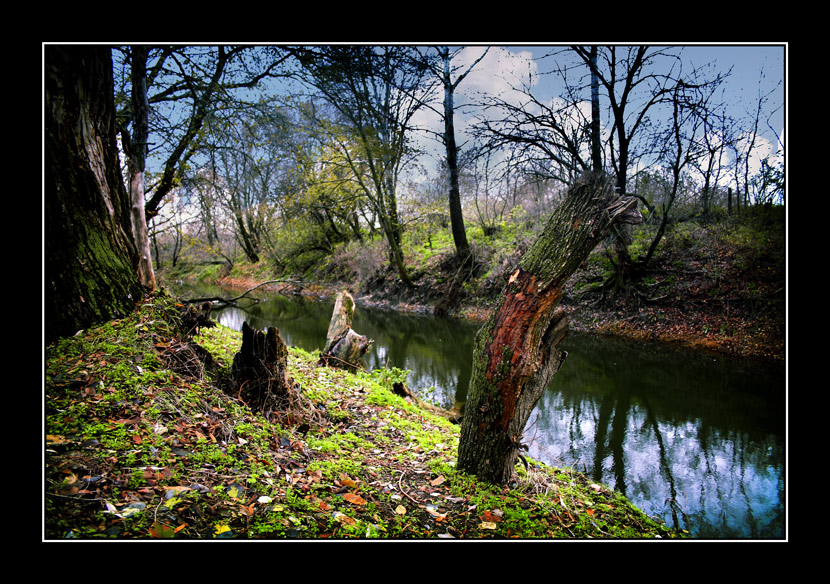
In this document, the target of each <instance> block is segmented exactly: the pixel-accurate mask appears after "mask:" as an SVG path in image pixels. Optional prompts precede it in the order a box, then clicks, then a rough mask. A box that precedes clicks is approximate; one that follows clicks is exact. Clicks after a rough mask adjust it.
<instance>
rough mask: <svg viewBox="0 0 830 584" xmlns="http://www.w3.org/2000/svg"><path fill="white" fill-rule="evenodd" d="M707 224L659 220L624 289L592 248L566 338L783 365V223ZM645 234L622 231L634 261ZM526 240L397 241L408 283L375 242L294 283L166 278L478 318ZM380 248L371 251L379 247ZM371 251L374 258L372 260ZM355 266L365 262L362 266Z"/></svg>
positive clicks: (249, 274)
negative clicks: (467, 259)
mask: <svg viewBox="0 0 830 584" xmlns="http://www.w3.org/2000/svg"><path fill="white" fill-rule="evenodd" d="M751 211H752V212H751V213H750V212H749V211H745V212H744V214H743V215H740V216H730V217H724V218H721V219H720V220H719V221H710V222H695V221H692V220H687V221H683V222H679V223H676V224H671V225H670V227H669V229H668V230H667V231H666V233H665V236H664V237H663V239H662V240H661V242H660V245H659V246H658V247H657V250H656V253H655V254H654V256H653V259H652V260H651V261H650V263H649V264H648V267H647V268H646V269H645V270H644V271H642V273H641V274H639V277H638V278H637V279H636V280H635V281H632V282H631V283H630V285H628V286H627V287H626V288H625V289H624V290H616V291H607V292H605V293H604V292H603V290H602V287H601V286H602V282H604V281H605V280H606V279H607V277H608V275H609V274H610V273H611V272H612V270H613V266H612V264H611V259H610V257H611V254H610V253H609V251H608V250H607V249H606V248H605V247H604V246H599V247H598V248H597V249H596V250H594V252H593V253H592V254H591V255H590V257H589V258H588V260H587V261H586V262H584V264H583V265H582V266H581V267H580V269H579V270H577V272H576V273H575V274H574V275H573V276H572V277H571V279H570V280H569V281H568V282H567V284H566V286H565V294H564V296H563V299H562V302H561V305H562V306H563V307H564V308H565V309H566V310H567V311H568V318H569V321H570V326H571V329H572V330H577V331H582V332H590V333H596V334H609V335H616V336H623V337H628V338H635V339H644V340H655V341H661V342H667V343H672V344H681V345H685V346H689V347H692V348H695V349H699V350H704V351H711V352H715V353H722V354H728V355H731V356H738V357H746V358H751V359H759V360H763V361H768V362H773V363H783V362H784V359H785V355H786V344H785V342H786V308H787V305H786V286H787V276H786V225H785V223H786V218H785V213H784V209H783V208H775V207H774V208H768V209H767V208H755V209H752V210H751ZM654 231H655V227H654V226H648V225H646V226H641V227H638V228H637V230H635V232H634V234H633V239H632V244H631V245H630V246H629V253H630V255H631V259H632V261H637V260H639V259H640V258H641V256H642V255H643V254H644V253H645V250H646V249H648V247H649V246H650V244H651V241H652V239H653V237H654ZM532 239H533V235H532V232H529V231H528V232H525V233H524V235H522V236H519V235H515V234H514V235H512V236H511V237H510V238H504V239H496V238H490V239H488V238H483V239H478V240H476V241H474V242H473V251H474V261H473V262H472V263H471V264H469V265H467V266H464V267H461V266H459V264H458V262H457V261H456V259H455V257H454V254H453V248H452V246H451V243H450V242H449V240H447V241H446V242H445V243H444V244H443V245H439V243H438V239H437V238H431V239H428V240H427V241H428V244H427V243H424V242H422V241H420V240H419V239H418V238H417V237H415V236H414V235H413V236H412V237H410V238H409V239H407V240H406V242H405V243H406V256H407V258H409V263H408V268H409V270H410V277H411V278H412V280H413V282H414V286H412V287H407V286H404V285H403V284H402V283H401V280H400V278H399V277H398V275H397V274H396V273H395V272H394V271H393V270H391V269H389V267H388V264H386V263H385V262H384V261H383V256H382V246H379V245H377V243H378V242H375V245H374V246H373V245H370V244H366V245H364V246H351V247H349V246H346V247H344V248H342V249H340V250H339V251H338V252H337V253H336V254H333V255H331V256H328V257H325V258H323V259H322V260H321V261H320V262H318V263H315V264H313V265H312V266H310V267H309V268H308V269H307V270H306V271H305V272H304V273H303V274H300V275H289V276H285V275H278V276H275V275H274V274H273V273H272V272H271V270H270V269H269V267H268V264H267V262H260V263H259V264H257V265H252V264H249V263H245V262H237V263H236V264H234V266H233V268H230V269H229V268H227V267H219V266H216V265H207V266H206V265H204V264H202V265H200V264H197V263H192V264H186V263H181V264H179V266H178V267H177V268H175V269H170V268H165V270H164V271H163V272H162V275H163V276H166V277H167V278H169V279H187V278H195V279H201V280H203V281H206V282H211V283H215V284H218V285H221V286H228V287H232V288H234V289H237V290H240V291H244V290H247V289H248V288H251V287H253V286H256V285H257V284H260V283H262V282H264V281H268V280H271V279H281V280H283V281H282V282H278V283H274V284H270V285H268V286H265V287H263V288H262V289H261V291H262V292H271V293H287V294H302V295H308V296H312V297H317V298H333V297H334V296H336V294H337V292H338V291H340V290H341V289H344V288H345V289H348V290H349V291H350V292H351V293H352V294H353V296H354V297H355V300H356V302H357V303H358V305H361V304H362V305H364V306H373V307H383V308H390V309H395V310H402V311H411V312H429V313H433V312H436V313H437V312H440V313H442V314H448V315H452V316H457V317H461V318H466V319H472V320H477V321H482V320H483V319H484V318H486V316H487V314H489V311H490V310H491V308H492V306H493V305H494V303H495V301H496V299H497V298H498V296H499V294H500V292H501V290H502V288H503V286H504V284H505V283H506V282H507V279H508V278H509V275H510V273H511V272H512V270H513V267H514V266H515V264H516V262H517V261H518V259H519V258H520V257H521V255H522V253H523V252H524V250H525V249H526V248H527V247H528V245H529V244H530V242H531V241H532ZM379 250H381V251H379ZM373 254H374V255H373ZM366 266H373V268H372V269H368V268H367V267H366Z"/></svg>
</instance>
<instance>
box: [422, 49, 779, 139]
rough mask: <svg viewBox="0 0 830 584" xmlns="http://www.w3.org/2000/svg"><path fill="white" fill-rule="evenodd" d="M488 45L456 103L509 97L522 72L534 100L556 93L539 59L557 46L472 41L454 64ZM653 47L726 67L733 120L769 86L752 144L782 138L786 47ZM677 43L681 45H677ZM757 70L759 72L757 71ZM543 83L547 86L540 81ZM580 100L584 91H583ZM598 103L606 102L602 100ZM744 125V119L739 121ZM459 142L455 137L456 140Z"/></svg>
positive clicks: (548, 64)
mask: <svg viewBox="0 0 830 584" xmlns="http://www.w3.org/2000/svg"><path fill="white" fill-rule="evenodd" d="M486 46H490V49H489V52H488V53H487V55H486V57H485V58H484V59H483V60H482V61H481V62H480V63H479V64H478V65H476V68H475V69H474V70H473V72H472V73H471V74H470V75H469V76H468V77H467V78H466V79H465V80H464V81H463V82H462V84H461V85H460V86H459V89H458V97H457V99H456V103H457V104H459V103H463V102H464V95H465V94H467V95H472V94H473V93H485V94H491V95H493V94H499V95H501V96H502V98H504V99H508V100H509V99H511V98H510V96H511V87H515V86H516V85H518V84H520V83H521V82H522V81H524V80H526V79H527V78H528V72H533V73H534V75H536V76H537V80H538V85H535V86H534V87H533V88H532V90H531V91H532V93H533V94H534V95H536V96H537V98H538V99H539V100H540V101H547V100H548V99H551V98H553V97H556V96H557V95H558V92H559V89H557V87H556V85H555V83H554V82H555V81H556V79H558V77H557V76H555V75H544V73H549V72H550V71H552V70H553V68H554V67H555V64H556V63H555V61H554V60H553V59H551V58H547V59H540V57H542V56H543V55H545V54H548V53H550V52H551V51H553V50H555V49H556V48H557V45H483V44H482V45H476V46H471V47H469V48H467V49H466V50H465V51H464V52H462V53H460V54H459V55H458V56H457V57H456V60H454V61H453V63H454V64H456V65H458V66H459V67H460V68H463V67H464V65H465V64H468V63H472V62H473V61H474V60H475V59H476V58H477V57H478V56H479V55H480V54H481V53H482V52H483V51H484V49H485V47H486ZM655 46H661V47H672V48H673V49H678V50H679V52H680V55H681V57H682V60H683V68H684V71H685V70H689V69H691V68H692V66H693V65H694V66H697V67H701V66H704V65H712V69H713V70H714V71H711V72H710V73H714V72H719V73H724V74H725V73H726V72H727V71H729V70H730V69H731V73H730V75H729V76H728V77H727V79H726V81H725V83H724V85H723V97H722V99H723V100H724V103H725V104H726V105H725V107H726V108H727V110H728V113H729V114H730V115H731V116H732V117H733V118H735V119H746V118H747V117H748V116H750V115H754V112H755V108H756V106H757V101H758V96H759V94H767V93H768V92H770V91H771V90H773V89H775V91H774V93H773V94H772V95H771V96H770V98H769V101H768V103H767V105H766V108H765V109H766V110H767V112H768V113H769V112H772V111H774V110H777V111H776V113H775V115H774V116H773V117H772V118H771V120H770V125H771V126H772V128H773V129H774V131H773V130H771V129H770V128H768V127H767V121H766V116H764V119H762V122H761V126H760V127H759V131H760V133H761V134H762V136H763V138H764V141H763V143H762V144H761V145H760V147H759V148H758V153H760V154H762V155H766V154H769V153H771V152H774V151H775V150H776V149H777V146H778V139H779V138H781V139H783V138H784V124H785V114H786V112H785V109H784V107H783V104H784V99H785V91H786V84H785V83H784V81H785V62H786V52H785V51H786V46H785V45H784V44H783V43H778V44H766V45H760V44H759V45H745V44H726V45H672V44H668V43H665V44H660V45H657V44H655ZM681 48H682V50H681ZM762 72H763V76H762ZM545 84H547V86H546V85H545ZM513 96H514V97H515V99H516V100H517V101H518V100H522V96H521V95H520V94H518V93H515V92H514V93H513ZM585 97H586V99H587V98H588V97H589V96H587V95H586V96H585ZM601 105H602V107H607V100H606V102H605V103H604V104H601ZM420 121H421V122H422V123H424V125H426V126H427V127H431V128H432V129H434V130H440V127H441V126H440V121H439V120H438V119H437V118H435V117H434V116H432V117H431V116H430V114H429V113H428V112H424V117H423V118H422V119H421V120H420ZM467 121H469V118H465V116H464V114H463V113H461V112H459V114H458V116H457V118H456V129H457V132H458V133H460V134H462V135H463V133H464V131H465V129H466V127H467V126H466V122H467ZM744 126H746V124H744ZM459 141H460V140H459Z"/></svg>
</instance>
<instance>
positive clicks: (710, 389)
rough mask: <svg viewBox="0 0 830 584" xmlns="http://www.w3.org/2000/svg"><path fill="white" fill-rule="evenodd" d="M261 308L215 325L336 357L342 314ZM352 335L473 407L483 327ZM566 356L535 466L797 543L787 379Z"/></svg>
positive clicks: (730, 534) (711, 525) (642, 360)
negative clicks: (332, 330) (789, 496)
mask: <svg viewBox="0 0 830 584" xmlns="http://www.w3.org/2000/svg"><path fill="white" fill-rule="evenodd" d="M170 288H171V291H173V292H174V293H179V294H181V295H182V296H183V297H194V296H214V295H216V296H223V297H226V298H227V297H232V296H236V295H238V294H239V293H238V292H228V291H222V290H220V289H216V288H208V287H200V288H198V289H197V288H194V287H188V288H184V289H183V288H177V287H175V286H171V287H170ZM258 292H259V291H258ZM254 295H255V296H258V297H259V298H263V299H265V300H264V301H262V302H260V303H258V304H255V305H253V306H250V307H249V308H247V309H245V310H242V309H240V308H225V309H222V310H218V311H215V312H214V314H213V315H212V316H213V318H214V319H215V320H217V321H218V322H220V323H221V324H223V325H225V326H228V327H230V328H233V329H237V330H240V329H241V328H242V322H243V320H247V321H248V322H249V324H251V325H252V326H254V327H257V328H260V329H264V328H266V327H268V326H276V327H277V328H278V329H279V331H280V335H281V336H282V338H283V340H285V342H286V343H287V344H289V345H292V346H297V347H301V348H303V349H305V350H307V351H313V350H316V349H322V346H323V343H324V342H325V338H326V330H327V328H328V323H329V319H330V318H331V312H332V308H333V302H319V301H313V300H309V299H305V298H300V297H286V296H279V295H267V294H265V293H262V292H259V293H258V294H257V293H256V292H255V293H254ZM352 328H354V330H356V331H357V332H358V333H360V334H364V335H366V336H368V337H369V338H370V339H373V340H374V343H373V345H372V349H371V351H370V352H369V353H368V354H367V355H366V358H365V359H364V362H365V363H366V365H367V368H370V369H374V368H380V367H385V366H390V367H399V368H401V369H407V370H409V371H410V374H409V377H408V386H409V387H410V388H411V389H413V390H414V391H417V392H418V394H419V395H420V396H422V397H425V398H428V399H430V400H432V401H433V402H435V403H438V404H439V405H442V406H443V407H445V408H450V407H452V406H453V405H455V404H456V403H462V404H463V402H464V400H465V399H466V393H467V386H468V384H469V379H470V370H471V361H472V345H473V337H474V335H475V332H476V330H477V328H478V325H477V324H475V323H470V322H467V321H463V320H459V319H454V318H438V317H435V316H432V315H422V314H411V313H401V312H397V311H393V310H381V309H376V308H369V307H363V306H361V305H360V303H359V302H358V306H357V309H356V311H355V316H354V321H353V324H352ZM562 348H563V349H565V350H566V351H567V352H568V356H567V358H566V359H565V362H564V364H563V365H562V368H561V369H560V370H559V372H558V373H557V375H556V376H555V377H554V379H553V381H552V383H551V385H550V387H549V388H548V390H547V391H546V393H545V395H544V396H543V397H542V399H541V400H540V401H539V403H538V404H537V406H536V409H535V411H534V412H533V414H532V415H531V417H530V420H529V421H528V425H527V428H526V429H525V439H524V442H525V443H528V444H529V445H530V448H529V451H528V454H529V455H530V456H531V457H532V458H534V459H536V460H540V461H542V462H545V463H547V464H550V465H553V466H567V467H573V468H575V469H576V470H578V471H581V472H583V473H585V474H586V475H588V476H589V477H591V478H592V480H594V481H597V482H601V483H603V484H605V485H608V486H609V487H612V488H614V489H616V490H617V491H620V492H622V493H624V494H625V495H626V497H628V499H629V500H631V501H632V502H633V503H634V504H635V505H637V506H638V507H639V508H640V509H642V510H643V511H645V512H646V513H647V514H649V515H652V516H656V517H660V518H661V519H663V521H665V522H666V523H667V524H668V525H672V526H677V527H680V528H682V529H686V530H687V531H688V532H689V533H690V534H691V535H692V536H694V537H697V538H702V539H719V540H721V539H731V540H745V539H755V540H757V539H783V538H785V537H786V513H785V511H786V505H785V504H786V476H787V475H786V467H785V462H786V434H787V427H786V420H787V417H786V407H787V402H786V396H787V388H786V377H785V372H784V368H783V366H782V367H776V368H772V367H761V366H759V365H757V364H755V363H750V362H747V361H744V360H739V359H733V358H727V357H720V356H718V357H715V356H712V355H709V354H704V353H700V352H696V351H691V350H685V349H680V348H677V347H673V346H668V345H665V344H658V343H646V342H631V341H625V340H621V339H618V338H609V337H604V336H598V335H590V334H577V333H570V334H569V335H568V337H566V339H565V340H564V341H563V342H562Z"/></svg>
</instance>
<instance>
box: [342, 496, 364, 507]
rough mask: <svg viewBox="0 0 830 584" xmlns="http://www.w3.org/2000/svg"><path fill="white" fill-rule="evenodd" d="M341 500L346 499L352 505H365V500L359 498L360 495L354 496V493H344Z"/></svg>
mask: <svg viewBox="0 0 830 584" xmlns="http://www.w3.org/2000/svg"><path fill="white" fill-rule="evenodd" d="M343 498H344V499H346V500H347V501H348V502H349V503H351V504H352V505H365V504H366V499H364V498H363V497H361V496H360V495H355V494H354V493H346V494H345V495H343Z"/></svg>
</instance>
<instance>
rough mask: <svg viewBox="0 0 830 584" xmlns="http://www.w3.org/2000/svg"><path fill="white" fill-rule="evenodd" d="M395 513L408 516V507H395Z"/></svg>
mask: <svg viewBox="0 0 830 584" xmlns="http://www.w3.org/2000/svg"><path fill="white" fill-rule="evenodd" d="M395 513H397V514H398V515H406V507H404V506H403V505H398V506H397V507H395Z"/></svg>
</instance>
